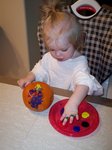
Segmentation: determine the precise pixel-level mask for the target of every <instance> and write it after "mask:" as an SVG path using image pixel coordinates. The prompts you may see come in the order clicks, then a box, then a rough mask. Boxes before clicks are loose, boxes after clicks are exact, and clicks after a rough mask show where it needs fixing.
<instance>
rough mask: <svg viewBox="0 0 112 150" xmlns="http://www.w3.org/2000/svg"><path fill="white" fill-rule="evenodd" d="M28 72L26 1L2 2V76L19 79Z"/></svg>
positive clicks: (0, 68)
mask: <svg viewBox="0 0 112 150" xmlns="http://www.w3.org/2000/svg"><path fill="white" fill-rule="evenodd" d="M28 70H29V56H28V43H27V32H26V18H25V9H24V0H0V75H3V76H8V77H9V76H10V77H14V78H19V77H20V76H23V75H24V74H26V72H27V71H28Z"/></svg>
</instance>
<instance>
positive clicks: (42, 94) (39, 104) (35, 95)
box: [23, 82, 54, 111]
mask: <svg viewBox="0 0 112 150" xmlns="http://www.w3.org/2000/svg"><path fill="white" fill-rule="evenodd" d="M53 95H54V94H53V90H52V89H51V88H50V86H49V85H48V84H46V83H44V82H32V83H30V84H28V85H27V86H26V87H25V88H24V90H23V101H24V104H25V105H26V107H28V108H29V109H30V110H33V111H43V110H46V109H47V108H48V107H49V106H50V105H51V103H52V102H53Z"/></svg>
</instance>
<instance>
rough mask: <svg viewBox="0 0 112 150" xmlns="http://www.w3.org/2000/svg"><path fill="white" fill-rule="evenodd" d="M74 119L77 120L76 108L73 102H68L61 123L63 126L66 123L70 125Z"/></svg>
mask: <svg viewBox="0 0 112 150" xmlns="http://www.w3.org/2000/svg"><path fill="white" fill-rule="evenodd" d="M74 117H76V119H77V120H79V116H78V107H77V106H76V105H75V104H74V103H73V101H70V100H68V102H67V103H66V105H65V107H64V112H63V114H62V116H61V118H60V120H61V121H62V124H63V125H65V124H66V123H67V122H68V121H69V123H70V124H71V123H72V122H73V120H74Z"/></svg>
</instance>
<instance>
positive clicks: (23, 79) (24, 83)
mask: <svg viewBox="0 0 112 150" xmlns="http://www.w3.org/2000/svg"><path fill="white" fill-rule="evenodd" d="M17 83H18V85H19V86H20V87H21V88H22V89H23V88H25V87H26V86H27V85H28V84H29V83H31V82H29V81H27V80H26V79H25V78H22V79H20V80H18V81H17Z"/></svg>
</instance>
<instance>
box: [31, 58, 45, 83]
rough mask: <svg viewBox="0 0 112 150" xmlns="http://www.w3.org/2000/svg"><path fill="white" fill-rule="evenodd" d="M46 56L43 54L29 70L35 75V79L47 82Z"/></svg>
mask: <svg viewBox="0 0 112 150" xmlns="http://www.w3.org/2000/svg"><path fill="white" fill-rule="evenodd" d="M46 63H47V62H46V56H43V58H42V59H41V60H40V61H39V62H38V63H36V64H35V66H34V68H33V69H32V70H31V72H33V73H34V75H35V80H36V81H41V82H47V81H48V73H47V70H46V66H47V64H46Z"/></svg>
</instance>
